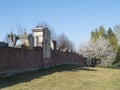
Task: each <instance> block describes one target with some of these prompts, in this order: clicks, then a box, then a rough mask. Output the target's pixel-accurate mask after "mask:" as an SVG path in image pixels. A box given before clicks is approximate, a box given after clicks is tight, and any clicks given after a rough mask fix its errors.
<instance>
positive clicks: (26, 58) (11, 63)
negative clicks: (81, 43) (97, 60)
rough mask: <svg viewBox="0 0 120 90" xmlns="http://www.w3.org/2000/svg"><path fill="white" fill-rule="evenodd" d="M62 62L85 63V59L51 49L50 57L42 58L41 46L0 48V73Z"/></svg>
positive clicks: (60, 63) (44, 66) (9, 72)
mask: <svg viewBox="0 0 120 90" xmlns="http://www.w3.org/2000/svg"><path fill="white" fill-rule="evenodd" d="M63 64H74V65H81V66H85V65H86V59H85V58H84V57H82V56H79V55H78V54H75V53H70V52H61V51H51V58H43V49H42V47H36V48H34V49H33V50H27V51H26V50H23V49H22V48H11V47H7V48H0V75H6V74H7V75H9V74H14V73H20V72H25V71H29V70H36V69H42V68H46V67H52V66H56V65H63Z"/></svg>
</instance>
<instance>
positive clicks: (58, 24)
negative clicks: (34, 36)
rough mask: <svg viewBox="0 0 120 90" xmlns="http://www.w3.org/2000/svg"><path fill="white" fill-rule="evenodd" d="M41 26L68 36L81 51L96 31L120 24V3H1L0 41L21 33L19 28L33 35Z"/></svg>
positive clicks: (11, 0)
mask: <svg viewBox="0 0 120 90" xmlns="http://www.w3.org/2000/svg"><path fill="white" fill-rule="evenodd" d="M39 22H47V23H48V24H49V25H50V26H51V27H53V28H54V30H55V32H56V33H57V34H60V33H65V34H66V35H67V36H68V38H70V39H71V40H72V41H73V42H74V43H75V46H76V47H77V46H78V45H79V44H80V43H81V42H85V41H87V40H89V38H90V32H91V31H92V30H94V29H95V28H97V27H99V26H101V25H103V26H104V27H105V28H106V29H107V28H108V27H112V28H113V27H114V25H116V24H120V0H0V41H2V40H3V39H4V37H5V35H6V34H7V33H9V32H11V31H13V32H15V33H17V31H16V30H15V29H14V27H15V26H16V25H18V24H20V25H22V26H24V27H25V28H26V31H27V32H28V33H30V32H31V29H33V28H34V27H35V26H36V25H37V24H38V23H39Z"/></svg>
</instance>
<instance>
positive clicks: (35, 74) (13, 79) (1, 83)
mask: <svg viewBox="0 0 120 90" xmlns="http://www.w3.org/2000/svg"><path fill="white" fill-rule="evenodd" d="M78 70H85V71H96V70H95V69H90V68H89V67H80V66H76V65H62V66H56V67H51V68H47V69H41V70H37V71H30V72H26V73H22V74H17V75H14V76H9V77H0V89H2V88H5V87H9V86H12V85H15V84H18V83H21V82H29V81H31V80H33V79H35V78H40V77H42V76H45V75H49V74H52V73H54V72H63V71H78Z"/></svg>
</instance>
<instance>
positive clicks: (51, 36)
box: [37, 22, 56, 40]
mask: <svg viewBox="0 0 120 90" xmlns="http://www.w3.org/2000/svg"><path fill="white" fill-rule="evenodd" d="M37 26H39V27H43V28H48V29H49V30H50V34H51V35H50V39H51V40H56V33H55V31H54V29H53V28H52V27H51V26H50V25H49V24H48V23H45V22H43V23H38V25H37Z"/></svg>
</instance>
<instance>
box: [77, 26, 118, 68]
mask: <svg viewBox="0 0 120 90" xmlns="http://www.w3.org/2000/svg"><path fill="white" fill-rule="evenodd" d="M119 40H120V25H116V26H115V28H114V29H112V28H108V30H105V28H104V26H100V27H99V28H96V29H95V30H93V31H92V32H91V39H90V41H88V42H87V43H84V44H81V45H80V50H79V52H80V54H82V55H83V56H85V57H87V59H88V60H87V62H88V65H89V66H95V65H101V66H111V65H115V64H116V65H120V45H119V42H120V41H119Z"/></svg>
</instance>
